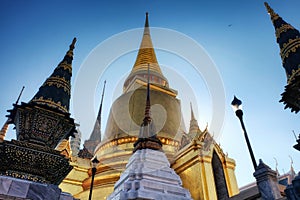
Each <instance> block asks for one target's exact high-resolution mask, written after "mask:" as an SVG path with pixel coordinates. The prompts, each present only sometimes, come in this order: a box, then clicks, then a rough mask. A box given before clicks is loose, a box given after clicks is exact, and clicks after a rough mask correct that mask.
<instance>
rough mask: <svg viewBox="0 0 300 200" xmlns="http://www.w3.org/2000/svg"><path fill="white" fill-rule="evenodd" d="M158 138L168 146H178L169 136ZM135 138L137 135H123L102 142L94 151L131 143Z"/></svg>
mask: <svg viewBox="0 0 300 200" xmlns="http://www.w3.org/2000/svg"><path fill="white" fill-rule="evenodd" d="M158 138H159V139H160V141H161V143H162V144H163V145H169V146H174V147H178V146H179V142H178V141H176V140H173V139H170V138H164V137H158ZM137 139H138V138H137V137H123V138H118V139H113V140H111V141H109V142H106V143H104V144H103V145H101V146H100V147H98V148H97V150H96V152H97V151H100V150H104V149H107V148H109V147H113V146H118V145H121V144H127V143H133V142H136V141H137Z"/></svg>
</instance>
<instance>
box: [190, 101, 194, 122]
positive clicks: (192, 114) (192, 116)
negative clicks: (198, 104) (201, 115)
mask: <svg viewBox="0 0 300 200" xmlns="http://www.w3.org/2000/svg"><path fill="white" fill-rule="evenodd" d="M190 106H191V120H193V119H195V115H194V111H193V106H192V102H190Z"/></svg>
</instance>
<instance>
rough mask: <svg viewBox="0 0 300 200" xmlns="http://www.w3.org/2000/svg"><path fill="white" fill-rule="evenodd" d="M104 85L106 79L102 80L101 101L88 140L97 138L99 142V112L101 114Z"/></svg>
mask: <svg viewBox="0 0 300 200" xmlns="http://www.w3.org/2000/svg"><path fill="white" fill-rule="evenodd" d="M105 85H106V81H104V86H103V90H102V96H101V102H100V107H99V111H98V115H97V119H96V122H95V125H94V129H93V132H92V134H91V136H90V139H89V140H97V141H99V142H101V114H102V105H103V97H104V92H105Z"/></svg>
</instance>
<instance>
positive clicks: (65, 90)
mask: <svg viewBox="0 0 300 200" xmlns="http://www.w3.org/2000/svg"><path fill="white" fill-rule="evenodd" d="M75 43H76V38H74V39H73V41H72V44H71V45H70V48H69V50H68V51H67V53H66V55H65V57H64V59H63V60H62V61H61V62H60V63H59V64H58V66H57V67H56V68H55V70H54V72H53V73H52V74H51V75H50V77H49V78H47V80H46V81H45V82H44V84H43V85H42V86H41V87H40V88H39V91H38V92H37V93H36V95H35V96H34V97H33V98H32V100H31V101H30V102H29V103H32V104H38V105H43V106H48V107H50V108H54V109H57V110H58V111H60V112H63V113H69V104H70V97H71V76H72V60H73V50H74V48H75Z"/></svg>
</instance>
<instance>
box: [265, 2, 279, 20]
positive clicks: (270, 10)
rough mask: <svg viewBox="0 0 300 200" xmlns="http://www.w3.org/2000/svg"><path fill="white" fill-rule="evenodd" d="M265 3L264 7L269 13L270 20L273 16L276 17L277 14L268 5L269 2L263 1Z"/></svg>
mask: <svg viewBox="0 0 300 200" xmlns="http://www.w3.org/2000/svg"><path fill="white" fill-rule="evenodd" d="M264 4H265V7H266V9H267V11H268V13H269V15H270V16H271V18H272V20H273V19H274V18H275V17H278V14H277V13H275V12H274V10H273V9H272V8H271V7H270V6H269V4H268V3H267V2H265V3H264Z"/></svg>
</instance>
